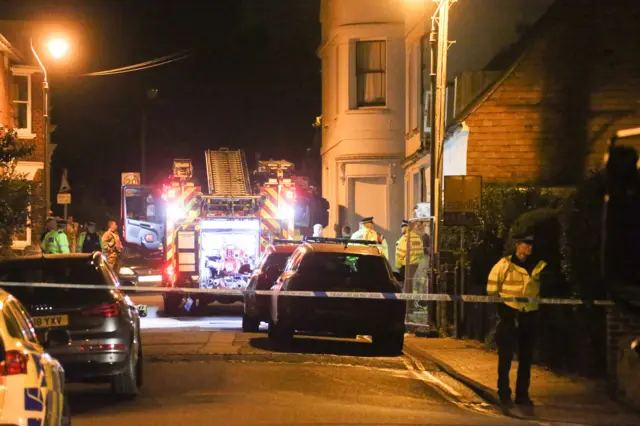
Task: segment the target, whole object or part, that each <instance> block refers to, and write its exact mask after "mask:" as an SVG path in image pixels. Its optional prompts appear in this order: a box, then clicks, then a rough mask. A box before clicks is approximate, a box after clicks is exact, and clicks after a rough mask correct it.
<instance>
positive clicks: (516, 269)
mask: <svg viewBox="0 0 640 426" xmlns="http://www.w3.org/2000/svg"><path fill="white" fill-rule="evenodd" d="M545 266H547V264H546V262H543V261H540V262H538V264H537V265H536V267H535V268H533V271H532V272H531V275H529V273H528V272H527V270H526V269H524V268H522V267H520V266H518V265H515V264H514V263H513V262H511V256H508V257H504V258H502V259H500V261H499V262H498V263H496V264H495V266H494V267H493V269H491V273H489V281H488V282H487V294H489V295H491V296H498V295H499V296H500V297H538V296H539V295H540V273H541V272H542V270H543V269H544V268H545ZM504 303H505V304H506V305H507V306H510V307H512V308H514V309H517V310H519V311H525V312H529V311H535V310H537V309H538V303H521V302H504Z"/></svg>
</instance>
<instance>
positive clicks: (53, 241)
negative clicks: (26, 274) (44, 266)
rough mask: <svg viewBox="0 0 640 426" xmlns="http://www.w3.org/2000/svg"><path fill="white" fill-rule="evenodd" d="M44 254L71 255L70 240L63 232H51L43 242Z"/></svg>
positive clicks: (55, 230)
mask: <svg viewBox="0 0 640 426" xmlns="http://www.w3.org/2000/svg"><path fill="white" fill-rule="evenodd" d="M42 252H43V253H46V254H65V253H69V240H68V239H67V234H65V233H64V232H63V231H58V230H57V229H54V230H53V231H49V232H48V233H47V235H45V237H44V241H43V242H42Z"/></svg>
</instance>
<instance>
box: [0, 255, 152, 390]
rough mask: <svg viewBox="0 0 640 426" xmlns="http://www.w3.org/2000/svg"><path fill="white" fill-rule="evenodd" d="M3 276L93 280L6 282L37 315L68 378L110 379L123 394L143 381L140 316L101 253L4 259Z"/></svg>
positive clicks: (6, 278)
mask: <svg viewBox="0 0 640 426" xmlns="http://www.w3.org/2000/svg"><path fill="white" fill-rule="evenodd" d="M0 281H3V282H23V283H38V282H48V283H60V284H89V285H92V286H95V288H94V289H75V288H43V287H39V288H38V287H30V286H25V287H13V286H12V287H6V290H8V291H10V292H11V293H12V294H13V295H14V296H15V297H16V298H17V299H18V300H20V301H21V302H22V304H23V305H24V306H25V307H26V309H27V310H28V311H29V314H30V315H31V316H32V317H33V322H34V326H35V328H36V332H37V335H38V339H39V340H40V342H41V343H42V345H43V347H44V348H45V349H46V351H47V352H48V353H50V354H51V355H52V356H54V357H55V358H57V359H58V360H59V361H60V363H61V364H62V365H63V367H64V369H65V372H66V379H67V381H73V382H76V381H77V382H94V383H95V382H97V383H100V382H107V383H110V384H111V387H112V391H113V392H114V393H115V394H118V395H121V396H128V397H132V396H135V395H137V393H138V389H139V387H140V386H141V385H142V343H141V340H140V316H139V314H138V311H137V308H136V306H135V305H134V304H133V302H132V301H131V300H130V299H129V297H128V296H126V295H125V294H123V293H122V292H120V291H118V290H113V289H108V288H103V287H106V286H117V285H118V279H117V277H116V275H115V274H114V273H113V271H112V270H111V268H109V266H108V265H107V262H106V260H105V259H104V257H103V256H102V255H101V254H100V253H95V254H93V255H92V254H70V255H44V256H25V257H22V258H16V259H9V260H3V261H0Z"/></svg>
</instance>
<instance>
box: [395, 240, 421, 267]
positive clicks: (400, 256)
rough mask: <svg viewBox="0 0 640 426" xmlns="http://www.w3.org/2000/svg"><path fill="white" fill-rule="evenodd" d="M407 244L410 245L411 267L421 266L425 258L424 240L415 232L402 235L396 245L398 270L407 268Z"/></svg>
mask: <svg viewBox="0 0 640 426" xmlns="http://www.w3.org/2000/svg"><path fill="white" fill-rule="evenodd" d="M407 236H408V238H407ZM407 242H408V244H409V265H417V264H419V263H420V261H421V260H422V258H423V257H424V248H423V246H422V238H421V237H420V235H418V234H416V233H415V232H412V231H409V233H408V234H402V237H400V239H399V240H398V242H397V243H396V268H400V267H402V266H406V263H407Z"/></svg>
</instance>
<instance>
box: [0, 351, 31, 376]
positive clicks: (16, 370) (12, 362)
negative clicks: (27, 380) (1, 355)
mask: <svg viewBox="0 0 640 426" xmlns="http://www.w3.org/2000/svg"><path fill="white" fill-rule="evenodd" d="M28 361H29V357H28V356H27V354H25V353H23V352H20V351H7V352H6V354H5V360H4V361H2V362H0V376H14V375H16V374H27V362H28Z"/></svg>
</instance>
